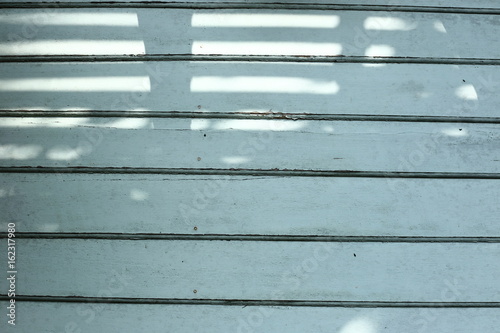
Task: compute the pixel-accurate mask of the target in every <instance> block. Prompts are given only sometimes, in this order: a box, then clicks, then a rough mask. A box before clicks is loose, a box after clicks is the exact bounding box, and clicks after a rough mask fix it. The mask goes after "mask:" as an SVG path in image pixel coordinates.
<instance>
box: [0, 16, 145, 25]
mask: <svg viewBox="0 0 500 333" xmlns="http://www.w3.org/2000/svg"><path fill="white" fill-rule="evenodd" d="M0 23H2V24H32V25H34V26H51V25H55V26H57V25H65V26H111V27H115V26H116V27H138V26H139V20H138V18H137V14H134V13H55V12H52V13H29V14H15V13H8V14H7V13H4V14H0Z"/></svg>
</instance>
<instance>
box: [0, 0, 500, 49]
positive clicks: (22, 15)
mask: <svg viewBox="0 0 500 333" xmlns="http://www.w3.org/2000/svg"><path fill="white" fill-rule="evenodd" d="M411 5H413V3H411ZM79 13H81V17H78V14H79ZM223 14H224V15H229V16H235V17H236V18H234V19H233V20H234V21H235V22H234V23H227V22H228V20H230V19H231V18H230V17H228V16H221V15H223ZM249 14H250V15H255V16H259V15H260V16H259V17H257V18H252V17H248V16H242V17H239V18H238V15H240V16H241V15H249ZM263 14H266V15H267V16H265V17H262V15H263ZM37 15H38V16H37ZM304 15H306V17H305V18H304ZM273 16H274V18H273ZM255 20H261V22H260V23H252V22H255ZM3 22H4V23H3ZM32 22H36V24H33V23H32ZM224 22H226V23H224ZM248 22H250V23H248ZM287 22H288V23H287ZM0 23H3V28H2V38H1V39H2V44H0V45H1V46H2V48H1V49H0V50H1V51H0V54H3V55H7V54H9V55H40V54H80V55H81V54H244V55H329V56H334V55H344V56H398V57H431V58H432V57H444V58H497V59H498V57H499V53H498V51H497V50H498V49H499V47H500V41H498V38H497V36H498V35H499V34H500V28H499V27H500V25H499V23H500V16H498V15H478V14H470V15H464V14H450V13H414V12H413V13H404V12H384V11H382V12H380V11H373V12H369V11H368V12H367V11H297V10H295V11H286V10H227V9H218V10H192V9H160V8H156V9H154V10H150V9H144V8H132V9H116V8H113V9H111V8H106V9H88V8H85V9H74V8H72V9H55V10H54V9H51V10H49V12H48V14H47V10H41V9H22V10H17V9H6V10H4V11H3V12H2V13H1V14H0ZM221 24H222V25H224V24H228V25H229V26H226V27H225V26H220V25H221ZM248 24H250V25H251V26H249V27H245V25H248ZM242 25H243V27H240V26H242ZM23 26H24V27H25V28H24V29H20V27H23ZM26 27H28V28H26ZM173 31H175V35H172V33H171V32H173ZM477 36H481V38H477Z"/></svg>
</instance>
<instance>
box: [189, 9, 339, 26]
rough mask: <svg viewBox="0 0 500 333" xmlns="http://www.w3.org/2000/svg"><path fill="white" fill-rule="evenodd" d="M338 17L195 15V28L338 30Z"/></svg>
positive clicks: (193, 24) (192, 23)
mask: <svg viewBox="0 0 500 333" xmlns="http://www.w3.org/2000/svg"><path fill="white" fill-rule="evenodd" d="M339 23H340V17H339V16H338V15H303V14H203V13H194V14H193V16H192V18H191V25H192V26H193V27H241V28H246V27H256V28H258V27H266V28H267V27H279V28H336V27H337V26H338V25H339Z"/></svg>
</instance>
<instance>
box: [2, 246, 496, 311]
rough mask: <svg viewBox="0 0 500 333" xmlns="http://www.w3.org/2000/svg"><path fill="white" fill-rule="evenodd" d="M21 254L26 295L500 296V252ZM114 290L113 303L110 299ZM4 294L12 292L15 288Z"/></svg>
mask: <svg viewBox="0 0 500 333" xmlns="http://www.w3.org/2000/svg"><path fill="white" fill-rule="evenodd" d="M1 244H2V246H4V247H6V240H5V239H2V241H1ZM16 248H17V252H16V257H17V271H18V274H17V284H18V285H19V286H22V292H21V293H22V294H23V295H53V296H73V295H75V296H94V297H103V296H105V297H109V296H113V297H133V298H134V297H139V298H187V299H192V298H194V299H260V300H266V299H274V300H311V301H324V300H330V301H332V300H333V301H389V302H391V301H393V302H397V301H403V302H405V301H412V302H419V301H421V302H443V301H445V299H446V300H447V302H450V301H453V302H463V301H467V302H489V301H497V300H498V299H499V296H500V286H499V285H498V282H497V278H496V277H497V276H498V274H500V266H499V265H498V256H499V255H500V247H498V246H497V244H449V243H446V244H436V243H433V244H395V243H303V242H227V241H201V242H197V241H168V242H166V241H117V240H112V241H108V240H67V239H65V240H57V239H52V240H29V239H18V240H17V241H16ZM119 281H121V282H119ZM110 283H111V284H112V286H113V287H114V289H113V292H112V293H111V295H110V292H109V290H104V288H105V287H106V286H107V285H108V286H109V284H110ZM119 283H123V284H125V283H126V284H127V285H126V286H125V287H123V288H120V289H119V288H117V287H118V286H117V284H119ZM0 287H1V288H2V290H7V280H6V279H3V280H2V282H1V283H0ZM451 288H453V292H452V290H450V289H451ZM195 290H196V291H195Z"/></svg>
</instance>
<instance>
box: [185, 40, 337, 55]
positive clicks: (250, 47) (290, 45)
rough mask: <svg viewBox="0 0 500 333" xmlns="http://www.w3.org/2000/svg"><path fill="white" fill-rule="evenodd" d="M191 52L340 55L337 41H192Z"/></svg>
mask: <svg viewBox="0 0 500 333" xmlns="http://www.w3.org/2000/svg"><path fill="white" fill-rule="evenodd" d="M191 51H192V53H193V54H233V55H263V54H265V55H340V54H342V45H341V44H338V43H301V42H213V41H194V42H193V46H192V50H191Z"/></svg>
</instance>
